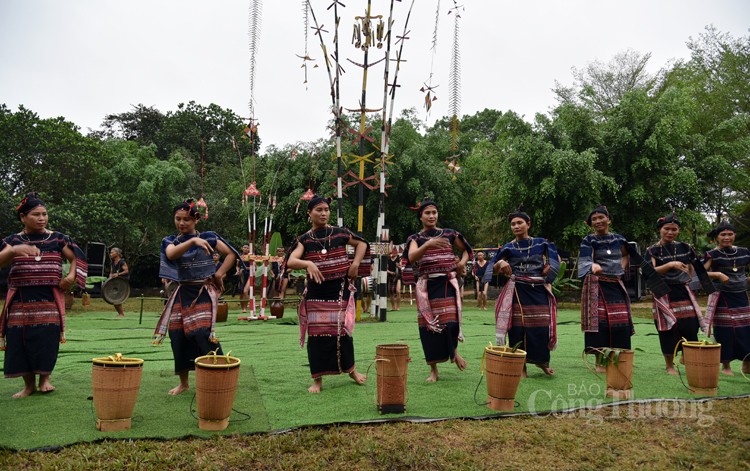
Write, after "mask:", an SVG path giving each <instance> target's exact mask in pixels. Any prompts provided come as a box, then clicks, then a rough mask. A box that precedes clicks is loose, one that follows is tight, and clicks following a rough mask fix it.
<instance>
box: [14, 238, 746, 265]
mask: <svg viewBox="0 0 750 471" xmlns="http://www.w3.org/2000/svg"><path fill="white" fill-rule="evenodd" d="M44 232H45V233H46V234H47V237H45V238H44V239H40V240H31V239H29V237H28V234H27V233H26V230H23V231H21V232H19V233H18V238H19V239H21V240H22V241H24V242H25V243H27V244H41V243H42V242H46V241H47V240H49V238H50V237H52V231H47V230H46V229H45V231H44ZM34 260H35V261H37V262H40V261H41V260H42V256H41V255H37V256H36V257H34ZM735 271H736V270H735Z"/></svg>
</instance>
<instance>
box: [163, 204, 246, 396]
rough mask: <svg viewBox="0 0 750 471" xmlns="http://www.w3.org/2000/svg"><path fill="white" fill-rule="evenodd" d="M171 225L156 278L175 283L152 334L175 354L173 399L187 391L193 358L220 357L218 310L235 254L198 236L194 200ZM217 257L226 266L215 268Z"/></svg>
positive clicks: (212, 238) (216, 238) (208, 235)
mask: <svg viewBox="0 0 750 471" xmlns="http://www.w3.org/2000/svg"><path fill="white" fill-rule="evenodd" d="M173 214H174V225H175V227H176V228H177V231H178V234H176V235H169V236H167V237H165V238H164V239H163V240H162V242H161V262H160V265H159V277H161V278H162V279H166V280H170V281H173V282H176V283H177V287H176V288H175V289H174V291H173V292H172V294H171V296H170V297H169V299H168V300H167V303H166V305H165V306H164V311H163V312H162V314H161V317H160V318H159V321H158V323H157V325H156V330H155V332H154V343H155V344H159V343H161V342H163V341H164V337H165V336H166V335H167V332H169V340H170V343H171V345H172V353H173V355H174V370H175V374H176V375H178V376H179V377H180V384H178V385H177V386H176V387H174V388H172V389H170V390H169V394H171V395H177V394H180V393H182V392H184V391H187V390H188V389H190V384H189V382H188V373H189V372H190V370H194V369H195V363H194V361H195V359H196V358H198V357H200V356H203V355H206V354H208V353H210V352H212V351H216V352H217V353H218V354H221V353H222V351H221V345H220V344H219V339H218V338H217V337H216V335H215V333H214V327H215V324H216V307H217V303H218V300H219V295H220V294H221V292H222V291H223V289H224V276H225V275H226V273H227V271H228V270H229V269H231V268H232V267H233V266H234V263H235V260H237V257H239V253H238V252H237V251H236V250H235V249H234V248H233V247H232V246H231V245H229V243H228V242H227V241H225V240H224V239H223V238H222V237H221V236H220V235H218V234H217V233H215V232H210V231H206V232H199V231H197V230H196V224H197V223H198V221H199V220H200V218H201V215H200V213H199V212H198V210H197V208H196V206H195V202H194V201H193V200H192V199H188V200H185V201H184V202H182V203H180V204H178V205H177V206H175V208H174V210H173ZM215 251H216V252H219V253H220V254H222V255H223V256H224V261H223V262H222V264H221V265H220V266H219V267H218V268H217V266H216V265H215V264H214V261H213V257H212V254H213V252H215Z"/></svg>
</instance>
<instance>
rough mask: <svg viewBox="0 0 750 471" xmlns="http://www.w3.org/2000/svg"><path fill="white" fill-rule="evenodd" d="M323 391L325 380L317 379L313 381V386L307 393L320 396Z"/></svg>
mask: <svg viewBox="0 0 750 471" xmlns="http://www.w3.org/2000/svg"><path fill="white" fill-rule="evenodd" d="M321 389H323V378H315V379H313V384H312V386H310V387H309V388H307V392H309V393H312V394H318V393H319V392H320V390H321Z"/></svg>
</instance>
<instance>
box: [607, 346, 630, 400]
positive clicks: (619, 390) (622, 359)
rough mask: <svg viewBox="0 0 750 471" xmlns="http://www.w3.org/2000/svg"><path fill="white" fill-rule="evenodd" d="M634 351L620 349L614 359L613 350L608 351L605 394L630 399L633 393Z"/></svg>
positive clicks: (615, 397)
mask: <svg viewBox="0 0 750 471" xmlns="http://www.w3.org/2000/svg"><path fill="white" fill-rule="evenodd" d="M634 354H635V351H633V350H622V351H620V354H619V356H618V358H617V361H616V362H615V360H614V355H615V352H610V353H609V354H608V355H609V361H608V362H607V391H606V396H607V397H611V398H614V399H630V398H631V396H632V395H633V358H634Z"/></svg>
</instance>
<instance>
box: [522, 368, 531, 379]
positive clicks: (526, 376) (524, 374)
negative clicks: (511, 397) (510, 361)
mask: <svg viewBox="0 0 750 471" xmlns="http://www.w3.org/2000/svg"><path fill="white" fill-rule="evenodd" d="M528 377H529V373H528V372H527V371H526V365H523V371H522V372H521V378H528Z"/></svg>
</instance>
